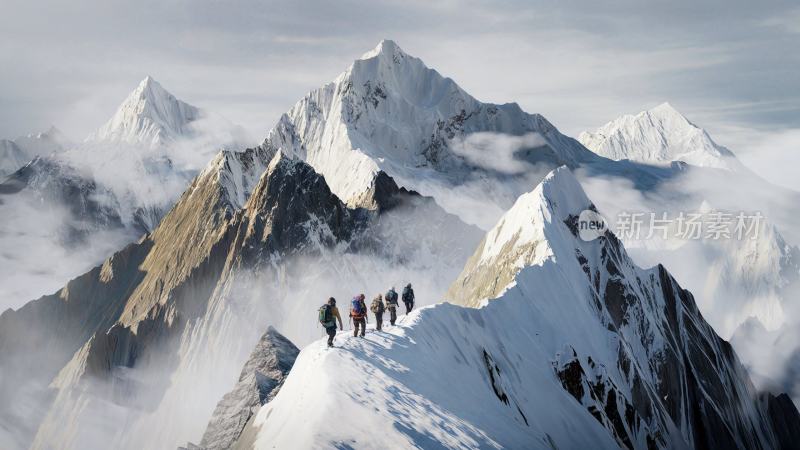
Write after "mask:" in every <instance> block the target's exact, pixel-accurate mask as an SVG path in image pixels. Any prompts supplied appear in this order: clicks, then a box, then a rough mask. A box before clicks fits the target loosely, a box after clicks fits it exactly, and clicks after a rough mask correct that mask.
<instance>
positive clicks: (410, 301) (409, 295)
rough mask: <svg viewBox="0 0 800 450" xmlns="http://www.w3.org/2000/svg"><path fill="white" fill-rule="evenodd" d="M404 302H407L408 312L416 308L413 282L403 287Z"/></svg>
mask: <svg viewBox="0 0 800 450" xmlns="http://www.w3.org/2000/svg"><path fill="white" fill-rule="evenodd" d="M403 303H405V304H406V314H408V313H410V312H411V310H412V309H413V308H414V289H412V288H411V283H408V284H407V285H406V287H405V288H403Z"/></svg>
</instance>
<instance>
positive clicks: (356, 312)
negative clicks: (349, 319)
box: [350, 298, 366, 317]
mask: <svg viewBox="0 0 800 450" xmlns="http://www.w3.org/2000/svg"><path fill="white" fill-rule="evenodd" d="M365 314H366V311H365V305H364V303H363V302H362V301H361V299H358V298H354V299H353V306H351V307H350V315H351V316H353V317H362V316H363V315H365Z"/></svg>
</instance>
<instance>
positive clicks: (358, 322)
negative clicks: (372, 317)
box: [350, 294, 367, 338]
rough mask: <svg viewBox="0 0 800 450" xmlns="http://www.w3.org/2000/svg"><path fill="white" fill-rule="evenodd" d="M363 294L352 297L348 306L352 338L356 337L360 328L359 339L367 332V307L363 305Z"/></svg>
mask: <svg viewBox="0 0 800 450" xmlns="http://www.w3.org/2000/svg"><path fill="white" fill-rule="evenodd" d="M364 298H365V297H364V294H359V295H357V296H355V297H353V303H352V305H351V306H350V317H351V318H352V319H353V336H358V335H359V334H358V329H359V327H361V337H362V338H363V337H364V333H366V332H367V305H366V303H364Z"/></svg>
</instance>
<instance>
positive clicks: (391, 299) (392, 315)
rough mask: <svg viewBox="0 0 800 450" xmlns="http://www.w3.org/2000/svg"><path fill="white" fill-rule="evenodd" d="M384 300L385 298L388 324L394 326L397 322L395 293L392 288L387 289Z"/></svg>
mask: <svg viewBox="0 0 800 450" xmlns="http://www.w3.org/2000/svg"><path fill="white" fill-rule="evenodd" d="M384 298H386V309H388V310H389V323H390V324H392V325H394V322H395V321H396V320H397V291H395V290H394V286H392V288H391V289H389V292H387V293H386V296H385V297H384Z"/></svg>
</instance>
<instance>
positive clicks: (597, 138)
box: [578, 103, 743, 171]
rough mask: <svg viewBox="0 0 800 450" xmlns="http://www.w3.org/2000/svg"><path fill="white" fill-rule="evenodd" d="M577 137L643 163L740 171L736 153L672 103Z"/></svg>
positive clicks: (615, 155)
mask: <svg viewBox="0 0 800 450" xmlns="http://www.w3.org/2000/svg"><path fill="white" fill-rule="evenodd" d="M578 140H579V141H580V142H581V144H583V145H585V146H586V148H588V149H589V150H592V151H593V152H595V153H597V154H598V155H601V156H605V157H606V158H610V159H613V160H622V159H629V160H631V161H637V162H643V163H656V164H659V163H661V164H663V163H670V162H674V161H682V162H685V163H688V164H691V165H693V166H699V167H709V168H715V169H727V170H734V171H739V170H742V169H743V166H742V165H741V163H739V161H738V160H737V159H736V157H735V156H734V155H733V153H732V152H731V151H730V150H728V149H726V148H725V147H722V146H720V145H718V144H717V143H715V142H714V141H713V140H712V139H711V137H710V136H709V135H708V133H706V131H705V130H703V129H702V128H699V127H697V126H696V125H694V124H693V123H691V122H689V121H688V120H687V119H686V118H685V117H684V116H683V115H681V113H679V112H678V111H677V110H675V108H673V107H672V106H671V105H670V104H669V103H663V104H661V105H659V106H656V107H655V108H653V109H650V110H648V111H643V112H640V113H639V114H636V115H625V116H622V117H620V118H618V119H615V120H612V121H611V122H609V123H607V124H605V125H603V126H602V127H600V128H598V129H597V130H595V131H593V132H583V133H581V134H580V135H579V136H578Z"/></svg>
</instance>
